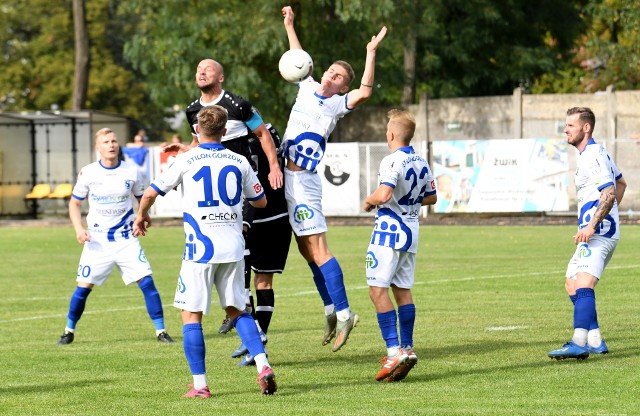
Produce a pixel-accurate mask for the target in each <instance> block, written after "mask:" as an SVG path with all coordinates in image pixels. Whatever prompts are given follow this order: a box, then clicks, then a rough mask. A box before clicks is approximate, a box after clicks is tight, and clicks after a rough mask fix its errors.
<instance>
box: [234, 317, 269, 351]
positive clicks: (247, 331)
mask: <svg viewBox="0 0 640 416" xmlns="http://www.w3.org/2000/svg"><path fill="white" fill-rule="evenodd" d="M233 326H234V327H235V328H236V332H238V336H239V337H240V340H242V343H243V344H244V346H245V347H247V349H248V350H249V354H251V355H253V356H254V357H255V356H256V355H258V354H262V353H264V345H262V341H261V340H260V333H259V332H258V327H257V326H256V321H255V320H254V319H253V318H252V317H251V314H250V313H248V312H245V313H243V314H241V315H240V316H238V317H236V319H234V323H233Z"/></svg>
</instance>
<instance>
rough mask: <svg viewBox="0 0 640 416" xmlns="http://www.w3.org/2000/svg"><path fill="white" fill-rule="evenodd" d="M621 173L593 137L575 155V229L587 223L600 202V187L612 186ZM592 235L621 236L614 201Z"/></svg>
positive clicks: (616, 204) (618, 237)
mask: <svg viewBox="0 0 640 416" xmlns="http://www.w3.org/2000/svg"><path fill="white" fill-rule="evenodd" d="M621 177H622V173H620V170H619V169H618V167H617V166H616V164H615V162H614V161H613V159H611V156H609V153H607V151H606V150H605V148H604V147H603V146H602V145H601V144H597V143H596V142H595V141H594V140H593V139H591V140H589V142H588V143H587V146H586V147H585V148H584V150H583V151H582V152H580V154H579V155H578V160H577V169H576V176H575V183H576V191H577V194H578V229H582V228H584V227H586V226H587V225H588V224H589V221H591V218H592V217H593V214H594V213H595V212H596V209H597V207H598V204H599V202H600V191H601V190H602V189H604V188H606V187H607V186H610V185H613V186H615V184H616V180H617V179H620V178H621ZM595 235H600V236H602V237H608V238H612V239H616V240H617V239H620V219H619V217H618V202H617V201H616V202H614V203H613V207H612V208H611V211H609V214H608V215H607V216H606V217H605V218H604V220H602V223H600V227H599V228H598V229H597V230H596V232H595Z"/></svg>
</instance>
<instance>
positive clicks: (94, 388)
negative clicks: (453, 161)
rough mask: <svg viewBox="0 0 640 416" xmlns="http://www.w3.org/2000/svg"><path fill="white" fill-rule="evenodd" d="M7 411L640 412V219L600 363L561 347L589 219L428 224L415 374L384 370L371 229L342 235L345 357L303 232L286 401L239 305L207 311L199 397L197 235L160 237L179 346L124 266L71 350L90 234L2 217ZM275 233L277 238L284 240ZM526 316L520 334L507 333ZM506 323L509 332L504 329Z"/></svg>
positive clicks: (169, 231)
mask: <svg viewBox="0 0 640 416" xmlns="http://www.w3.org/2000/svg"><path fill="white" fill-rule="evenodd" d="M0 232H1V233H2V237H1V238H0V252H1V253H2V259H3V262H2V266H1V267H2V271H1V272H0V276H1V277H0V293H1V297H0V334H1V335H0V354H1V355H0V356H1V357H2V358H1V361H0V364H1V365H0V377H1V378H0V380H2V384H1V385H0V414H3V415H4V414H6V415H115V414H118V415H168V414H180V415H212V414H222V415H253V414H256V415H261V414H265V415H285V414H287V415H322V416H327V415H350V416H353V415H388V414H398V415H403V414H424V415H495V414H518V415H558V414H563V415H605V414H606V415H612V414H617V415H621V414H627V415H631V414H638V412H639V410H638V409H640V396H639V395H638V393H637V392H638V371H637V369H638V368H639V367H640V357H639V356H640V354H639V353H640V347H638V345H640V334H639V332H638V325H637V321H638V316H640V303H639V302H637V293H639V292H640V280H638V279H637V275H638V269H639V268H640V260H639V259H638V255H637V247H638V246H639V243H640V241H639V240H640V227H638V226H626V227H624V228H623V230H622V232H623V237H622V240H621V242H620V244H619V246H618V248H617V251H616V253H615V255H614V257H613V260H612V261H611V263H610V265H609V267H608V268H607V270H606V271H605V274H604V276H603V279H602V282H601V283H600V285H599V286H598V288H597V291H596V293H597V296H598V298H597V301H598V312H599V320H600V323H601V327H602V330H603V335H604V337H605V339H606V340H607V343H608V345H609V348H610V350H611V351H612V353H611V354H609V355H608V356H594V357H590V358H589V359H588V360H586V361H584V362H577V361H575V360H566V361H562V362H556V361H551V360H549V359H548V358H547V357H546V353H547V352H548V351H549V350H551V349H555V348H557V347H559V346H561V345H562V344H563V343H564V342H565V341H566V340H568V339H569V338H570V337H571V334H572V308H571V304H570V302H569V300H568V298H567V296H566V294H565V293H564V287H563V282H564V277H563V276H564V270H565V266H566V263H567V261H568V259H569V257H570V256H571V254H572V252H573V247H574V246H573V244H572V240H571V236H572V235H573V234H574V227H568V226H532V227H508V226H500V227H490V226H429V227H423V229H422V231H421V243H420V252H419V253H418V265H417V272H416V285H415V287H414V290H413V293H414V298H415V303H416V307H417V313H418V316H417V320H416V327H415V336H414V340H415V350H416V353H417V354H418V357H419V359H420V361H419V363H418V365H417V366H416V367H415V368H414V369H413V371H412V372H411V373H410V374H409V376H408V377H407V379H406V380H405V381H403V382H401V383H394V384H389V383H377V382H376V381H375V380H374V376H375V374H376V373H377V371H378V370H379V364H378V362H377V360H378V358H380V357H381V356H383V355H385V347H384V343H383V341H382V339H381V336H380V330H379V328H378V325H377V321H376V315H375V311H374V308H373V305H372V304H371V302H370V300H369V297H368V292H367V286H366V281H365V278H364V253H365V251H366V248H367V244H368V239H369V235H370V232H371V230H370V228H369V227H333V228H331V230H330V232H329V235H328V238H329V243H330V246H331V249H332V251H333V252H334V254H335V255H336V257H337V258H338V260H339V261H340V263H341V265H342V268H343V270H344V272H345V282H346V284H347V291H348V294H349V300H350V303H351V306H352V309H353V310H355V311H356V312H358V313H359V314H360V316H361V322H360V324H359V325H358V327H357V328H356V329H355V330H354V332H353V333H352V335H351V338H350V340H349V342H348V344H347V345H346V346H345V347H344V348H343V349H342V350H341V351H340V352H338V353H332V352H331V350H330V346H326V347H322V346H321V342H320V341H321V338H322V333H323V328H324V323H323V322H324V318H323V312H322V304H321V302H320V299H319V297H318V295H317V294H316V293H315V288H314V286H313V281H312V279H311V276H310V272H309V270H308V268H307V266H306V264H305V263H304V262H303V261H302V259H301V257H300V256H299V255H298V254H297V253H296V252H295V251H294V250H295V245H292V251H291V255H290V257H289V262H288V264H287V270H286V271H285V274H284V275H282V276H277V277H276V279H275V290H276V312H275V315H274V318H273V321H272V324H271V327H270V330H269V344H268V345H267V347H268V351H269V359H270V361H271V364H272V365H273V367H274V370H275V372H276V374H277V377H278V386H279V390H278V392H277V394H276V395H275V396H273V397H263V396H261V395H260V392H259V387H258V385H257V383H256V382H255V368H238V367H236V363H237V360H234V359H231V358H230V353H231V351H233V350H234V349H235V348H236V347H237V346H238V345H239V340H238V337H237V335H236V334H235V332H233V333H230V334H227V335H219V334H218V333H217V328H218V326H219V324H220V322H221V321H222V318H223V312H222V311H220V310H219V309H217V304H216V307H214V308H213V311H212V313H211V314H210V315H208V316H206V317H205V321H204V325H205V339H206V342H207V369H208V378H209V383H210V387H211V389H212V392H213V397H212V399H210V400H188V399H183V398H181V395H182V394H183V393H184V392H186V385H187V383H190V382H191V375H190V373H189V369H188V366H187V363H186V360H185V358H184V354H183V350H182V346H181V341H182V334H181V323H180V317H179V312H178V310H176V309H174V308H173V307H172V306H171V303H172V299H173V290H174V288H175V284H176V277H177V273H178V270H179V267H180V256H181V253H182V238H183V232H182V229H181V228H179V227H161V226H155V227H154V228H152V229H151V232H150V234H149V235H148V236H147V237H145V238H143V240H142V244H143V246H144V247H145V251H146V253H147V257H148V258H149V260H150V261H151V264H152V266H153V269H154V279H155V281H156V285H157V286H158V289H159V290H160V293H161V295H162V299H163V303H164V304H165V315H166V322H167V327H168V329H169V332H170V333H171V334H172V335H173V336H174V338H176V339H178V340H179V341H180V343H178V344H177V345H166V344H159V343H158V342H156V341H155V339H154V332H153V326H152V324H151V323H150V321H149V319H148V316H147V315H146V311H145V308H144V302H143V298H142V294H141V293H140V290H139V289H138V288H137V287H126V286H124V285H123V283H122V281H121V280H120V277H119V275H117V274H115V273H114V275H112V276H111V278H110V279H109V280H108V281H107V283H106V284H105V286H103V287H100V288H96V289H95V290H94V291H93V293H92V294H91V296H90V297H89V301H88V303H87V309H86V312H85V314H84V316H83V318H82V320H81V321H80V323H79V324H78V330H77V335H76V341H75V342H74V343H73V344H72V345H69V346H65V347H59V346H56V345H55V342H56V340H57V338H58V337H59V336H60V334H61V333H62V330H63V328H64V324H65V321H66V313H67V308H68V304H69V297H70V296H71V294H72V292H73V289H74V287H75V280H74V279H75V269H76V266H77V262H78V259H79V255H80V250H81V247H80V246H79V245H78V244H77V243H76V242H75V236H74V233H73V231H72V229H71V227H70V226H69V227H59V228H49V229H44V228H7V227H5V228H2V229H0ZM268 243H269V242H268V241H265V244H268ZM494 327H515V328H512V329H511V330H506V329H505V330H490V329H488V328H494ZM503 329H504V328H503Z"/></svg>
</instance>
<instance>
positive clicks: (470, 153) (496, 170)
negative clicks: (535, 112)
mask: <svg viewBox="0 0 640 416" xmlns="http://www.w3.org/2000/svg"><path fill="white" fill-rule="evenodd" d="M567 150H568V145H567V143H566V141H565V140H560V139H517V140H516V139H514V140H454V141H434V142H433V171H434V174H435V176H436V181H437V187H438V202H437V203H436V205H435V207H434V211H435V212H436V213H448V212H547V211H568V210H569V194H568V191H567V188H568V184H569V162H568V154H567Z"/></svg>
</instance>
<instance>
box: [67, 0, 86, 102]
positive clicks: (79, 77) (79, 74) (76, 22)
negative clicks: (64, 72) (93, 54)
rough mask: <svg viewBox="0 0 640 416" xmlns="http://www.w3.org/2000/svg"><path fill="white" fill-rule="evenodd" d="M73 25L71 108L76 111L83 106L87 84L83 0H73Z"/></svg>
mask: <svg viewBox="0 0 640 416" xmlns="http://www.w3.org/2000/svg"><path fill="white" fill-rule="evenodd" d="M73 26H74V38H75V46H76V49H75V52H76V67H75V79H74V83H73V100H72V104H71V109H72V110H74V111H78V110H81V109H83V108H84V107H85V103H86V102H87V89H88V86H89V34H88V33H87V20H86V18H85V12H84V0H73Z"/></svg>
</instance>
